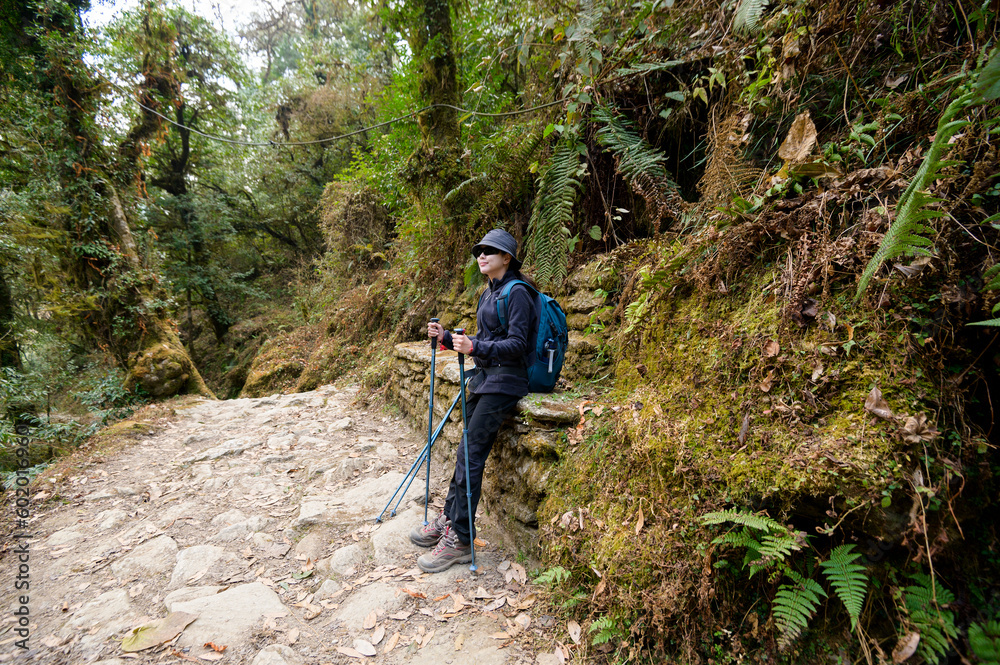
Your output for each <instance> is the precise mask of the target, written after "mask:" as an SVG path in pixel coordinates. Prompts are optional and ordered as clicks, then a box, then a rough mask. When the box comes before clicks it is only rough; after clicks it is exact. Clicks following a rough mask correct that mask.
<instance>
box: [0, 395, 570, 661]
mask: <svg viewBox="0 0 1000 665" xmlns="http://www.w3.org/2000/svg"><path fill="white" fill-rule="evenodd" d="M353 397H354V392H353V391H352V390H350V389H348V390H337V389H335V388H333V387H332V386H324V387H322V388H320V389H319V390H317V391H315V392H310V393H299V394H294V395H276V396H271V397H266V398H260V399H238V400H230V401H208V400H194V401H192V402H190V406H188V407H185V408H181V407H178V409H177V412H178V413H177V416H176V418H174V420H173V422H169V423H167V424H166V426H165V427H164V428H163V429H161V430H159V431H157V432H155V433H154V434H153V435H151V436H150V437H148V438H146V439H144V440H143V441H142V443H140V444H137V445H135V446H133V447H131V448H129V449H127V450H125V451H123V452H121V453H119V454H116V455H114V456H113V457H111V458H108V459H104V460H102V461H100V462H94V463H90V464H88V465H87V466H86V467H85V468H84V469H82V470H77V471H75V472H72V473H75V475H72V476H71V477H68V478H63V479H61V480H60V481H59V482H60V486H59V488H60V489H59V495H60V496H62V497H64V498H65V497H70V498H71V500H70V501H68V502H65V503H62V504H60V503H56V502H53V501H50V502H47V503H44V504H41V505H37V504H36V505H34V506H33V510H34V511H35V513H34V515H33V517H32V522H31V524H30V531H31V533H33V534H34V535H35V539H34V540H33V541H32V542H31V544H30V578H31V588H30V601H29V604H28V607H29V610H30V639H29V643H28V644H29V646H30V649H29V650H28V651H25V650H23V649H20V648H18V647H16V646H15V643H16V641H17V640H19V639H20V638H19V637H18V635H17V634H16V630H15V629H16V628H17V627H18V624H17V621H18V618H17V617H16V616H14V615H13V612H14V610H15V609H16V608H17V607H18V602H19V601H18V596H19V595H22V594H24V591H16V590H15V586H14V582H15V580H14V577H15V574H16V572H17V563H16V555H15V554H14V553H13V551H12V546H11V547H9V548H8V550H7V551H6V552H4V553H3V558H2V560H0V588H2V589H3V599H4V602H5V607H6V608H9V610H10V611H5V616H4V618H3V619H2V623H0V662H22V661H23V662H28V661H30V662H32V663H74V664H75V663H102V664H103V665H124V664H125V663H152V662H157V663H161V662H182V661H194V662H200V663H211V662H220V663H251V664H253V665H282V664H288V665H295V664H300V663H302V664H305V663H309V664H313V663H315V664H323V663H348V662H350V663H360V662H365V661H367V662H373V663H416V664H420V663H427V664H433V665H447V664H450V663H461V664H472V663H479V664H483V665H491V664H497V665H500V664H513V663H536V662H537V663H548V662H553V663H554V662H559V661H560V660H561V659H560V658H558V656H557V655H553V650H554V649H555V650H556V651H559V647H558V646H557V644H556V641H555V639H554V637H553V635H554V630H553V629H554V627H555V626H554V624H555V619H554V618H553V617H551V616H545V615H542V614H540V609H539V604H538V602H537V599H536V596H535V594H534V592H533V590H532V589H531V587H530V584H528V583H527V580H526V576H525V571H524V568H523V567H522V566H521V565H519V564H518V563H517V562H516V560H514V557H512V556H511V555H510V554H509V553H506V552H504V551H503V550H502V549H501V548H500V547H499V546H496V545H492V544H491V543H490V542H488V541H489V539H490V531H489V525H488V523H487V524H485V525H484V528H483V529H482V530H481V534H482V535H481V537H483V538H485V539H486V540H487V542H485V543H484V544H483V545H481V546H480V548H479V550H478V553H477V563H478V564H479V570H478V571H477V572H475V573H473V572H471V571H470V570H469V568H468V566H467V565H457V566H453V567H452V568H451V569H450V570H448V571H446V572H444V573H439V574H437V575H426V574H423V573H421V572H420V571H419V569H417V568H416V559H417V557H418V556H419V555H420V554H421V553H423V551H424V550H422V549H420V548H418V547H416V546H414V545H412V544H411V543H410V542H409V539H408V537H407V535H408V533H409V530H410V528H411V527H412V526H413V525H414V524H415V523H418V522H420V521H421V520H422V519H423V507H422V505H420V506H418V505H416V504H415V503H414V502H413V501H411V500H410V498H411V497H412V498H418V499H419V501H421V502H422V500H423V496H422V495H423V492H422V483H421V482H420V481H419V480H418V481H417V482H415V483H414V486H413V487H412V488H411V489H410V491H409V494H408V497H407V501H406V502H404V504H403V506H402V507H401V509H400V510H401V512H400V513H399V514H398V515H397V516H396V517H394V518H388V517H387V519H386V521H385V522H383V523H382V524H375V523H374V522H373V520H372V517H373V516H374V515H375V514H376V513H377V511H378V510H379V509H381V507H382V506H383V505H384V504H385V502H386V501H387V500H388V497H389V496H390V495H391V494H392V492H393V490H394V489H395V488H396V486H397V485H398V484H399V482H400V480H401V479H402V478H403V474H404V473H405V471H406V469H407V468H408V467H409V465H410V463H411V462H412V461H413V459H415V457H416V455H417V454H418V453H419V451H420V449H421V447H422V446H423V444H424V440H423V438H422V436H421V435H420V434H418V433H416V432H413V431H412V430H411V429H410V428H409V427H408V426H407V425H406V424H405V422H404V421H403V420H402V419H401V418H397V417H390V416H386V415H385V414H383V413H381V412H376V411H364V410H359V409H357V408H356V407H353V406H352V400H353ZM438 466H439V467H440V465H438ZM435 471H436V474H435V475H437V476H438V478H437V479H436V480H432V488H438V489H439V490H441V491H444V489H445V487H446V485H445V480H444V478H446V477H447V476H448V475H449V474H450V469H445V468H436V469H435ZM432 498H433V497H432ZM440 500H441V495H438V499H437V501H440ZM432 512H436V509H434V508H433V507H432ZM480 523H481V524H482V523H483V518H482V517H480ZM184 613H186V614H184ZM168 614H169V616H170V621H171V622H178V625H184V624H185V622H187V623H186V627H184V629H183V631H182V632H180V634H179V635H177V636H176V637H175V638H173V639H171V640H169V641H167V642H165V643H161V644H159V645H158V646H155V647H152V648H149V649H146V650H142V651H137V652H125V651H124V650H123V648H122V640H123V638H125V637H127V636H129V635H130V634H132V633H133V631H134V629H137V628H138V627H140V626H143V625H146V624H150V623H152V622H154V621H157V620H162V619H164V618H165V617H168ZM192 619H193V620H192ZM161 623H162V621H161ZM148 632H150V631H148V630H146V631H139V633H142V634H146V633H148ZM174 632H176V629H175V631H174ZM168 635H169V633H168ZM157 639H164V638H157ZM154 641H155V640H154ZM212 645H214V647H213V646H212ZM222 648H224V650H223V651H217V650H216V649H222Z"/></svg>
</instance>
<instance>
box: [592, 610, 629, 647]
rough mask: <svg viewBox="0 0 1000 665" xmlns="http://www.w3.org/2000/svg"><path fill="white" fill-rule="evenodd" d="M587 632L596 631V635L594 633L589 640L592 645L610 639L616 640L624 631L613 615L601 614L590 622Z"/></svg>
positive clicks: (606, 641)
mask: <svg viewBox="0 0 1000 665" xmlns="http://www.w3.org/2000/svg"><path fill="white" fill-rule="evenodd" d="M587 632H589V633H596V635H594V637H593V638H591V640H590V643H591V644H592V645H594V646H597V645H599V644H606V643H608V642H611V641H612V640H616V639H618V638H620V637H621V636H622V634H623V633H624V631H623V630H622V628H621V626H619V625H618V622H617V621H616V620H615V619H614V618H613V617H611V616H607V615H605V616H602V617H601V618H599V619H597V620H595V621H594V622H593V623H591V624H590V627H589V628H588V629H587Z"/></svg>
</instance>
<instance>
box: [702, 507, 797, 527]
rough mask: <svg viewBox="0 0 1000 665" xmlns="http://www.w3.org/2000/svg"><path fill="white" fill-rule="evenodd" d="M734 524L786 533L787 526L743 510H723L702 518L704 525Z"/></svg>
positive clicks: (765, 516) (707, 514)
mask: <svg viewBox="0 0 1000 665" xmlns="http://www.w3.org/2000/svg"><path fill="white" fill-rule="evenodd" d="M726 522H733V523H734V524H739V525H740V526H748V527H750V528H751V529H757V530H759V531H779V530H781V531H784V530H786V529H785V525H783V524H781V523H779V522H777V521H775V520H773V519H771V518H770V517H768V516H767V515H763V514H760V513H748V512H746V511H743V510H722V511H719V512H716V513H706V514H704V515H702V516H701V523H702V524H724V523H726Z"/></svg>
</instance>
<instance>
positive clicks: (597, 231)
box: [590, 226, 602, 240]
mask: <svg viewBox="0 0 1000 665" xmlns="http://www.w3.org/2000/svg"><path fill="white" fill-rule="evenodd" d="M601 236H602V233H601V227H600V226H591V227H590V237H591V238H593V239H594V240H600V239H601Z"/></svg>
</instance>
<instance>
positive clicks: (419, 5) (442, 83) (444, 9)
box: [404, 0, 464, 219]
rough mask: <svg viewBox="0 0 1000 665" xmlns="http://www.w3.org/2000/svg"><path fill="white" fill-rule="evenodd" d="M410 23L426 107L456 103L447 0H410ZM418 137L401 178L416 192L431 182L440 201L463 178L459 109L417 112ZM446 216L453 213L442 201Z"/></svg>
mask: <svg viewBox="0 0 1000 665" xmlns="http://www.w3.org/2000/svg"><path fill="white" fill-rule="evenodd" d="M413 4H414V6H415V10H416V11H415V12H414V16H415V21H416V23H415V25H413V26H412V28H411V31H410V46H411V48H412V49H413V53H414V56H415V57H416V58H417V60H418V61H419V62H420V64H421V76H420V101H421V102H422V103H423V104H424V105H425V106H430V105H432V104H446V105H448V106H458V101H459V100H458V79H457V75H456V67H455V54H454V45H453V39H452V28H451V3H450V2H449V0H415V2H414V3H413ZM417 123H418V125H419V126H420V132H421V135H422V137H423V138H422V140H421V144H420V147H419V148H418V149H417V150H416V151H415V152H414V153H413V154H412V155H411V156H410V158H409V160H408V162H407V165H406V169H405V170H404V177H405V178H406V179H407V180H408V181H409V182H410V184H412V185H413V186H414V187H415V188H416V189H417V190H418V191H419V190H422V189H424V188H425V187H427V186H430V187H431V188H432V189H433V190H434V192H433V198H434V199H436V200H442V199H443V196H441V195H442V194H444V193H446V192H448V191H449V190H451V189H452V188H453V187H455V186H456V185H457V184H458V183H459V182H461V181H462V180H463V177H464V169H463V167H462V161H461V155H462V146H461V129H460V127H459V124H458V111H457V110H456V109H454V108H448V107H447V106H444V107H437V108H433V109H429V110H427V111H424V112H423V113H421V114H420V115H419V116H418V117H417ZM441 212H442V216H443V217H444V218H445V219H448V218H450V217H452V216H453V211H451V210H450V209H449V207H448V205H447V204H446V203H444V202H443V201H442V202H441Z"/></svg>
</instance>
